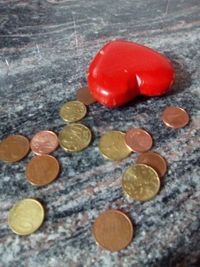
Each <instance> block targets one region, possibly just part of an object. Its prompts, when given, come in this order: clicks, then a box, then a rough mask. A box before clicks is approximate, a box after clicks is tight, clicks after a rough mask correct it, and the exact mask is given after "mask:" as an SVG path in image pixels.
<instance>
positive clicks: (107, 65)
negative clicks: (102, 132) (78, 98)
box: [88, 40, 175, 107]
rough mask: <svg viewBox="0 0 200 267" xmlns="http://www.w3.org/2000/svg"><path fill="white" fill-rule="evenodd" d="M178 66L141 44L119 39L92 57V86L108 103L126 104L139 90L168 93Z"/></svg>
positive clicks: (99, 97)
mask: <svg viewBox="0 0 200 267" xmlns="http://www.w3.org/2000/svg"><path fill="white" fill-rule="evenodd" d="M174 76H175V74H174V69H173V67H172V64H171V62H170V61H169V59H168V58H166V57H165V56H164V55H162V54H160V53H158V52H156V51H154V50H152V49H150V48H148V47H145V46H142V45H139V44H136V43H133V42H129V41H124V40H115V41H111V42H109V43H107V44H106V45H105V46H103V48H101V50H100V51H99V52H98V53H97V55H96V56H95V57H94V59H93V60H92V62H91V64H90V66H89V70H88V87H89V88H90V91H91V93H92V95H93V96H94V98H95V99H96V100H97V101H98V102H100V103H102V104H103V105H105V106H108V107H117V106H120V105H123V104H125V103H127V102H129V101H130V100H132V99H133V98H134V97H136V96H137V95H139V94H143V95H146V96H159V95H163V94H165V93H166V92H167V91H168V90H169V89H170V87H171V85H172V84H173V81H174Z"/></svg>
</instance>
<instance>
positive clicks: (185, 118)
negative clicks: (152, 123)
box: [162, 106, 189, 129]
mask: <svg viewBox="0 0 200 267" xmlns="http://www.w3.org/2000/svg"><path fill="white" fill-rule="evenodd" d="M162 120H163V122H164V124H165V125H166V126H168V127H171V128H175V129H178V128H182V127H184V126H186V125H187V124H188V122H189V115H188V113H187V112H186V111H185V110H184V109H183V108H180V107H173V106H171V107H167V108H166V109H165V110H164V111H163V113H162Z"/></svg>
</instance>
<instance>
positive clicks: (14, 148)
mask: <svg viewBox="0 0 200 267" xmlns="http://www.w3.org/2000/svg"><path fill="white" fill-rule="evenodd" d="M29 150H30V145H29V140H28V139H27V138H26V137H24V136H22V135H10V136H8V137H7V138H5V139H4V140H2V141H1V142H0V160H3V161H6V162H17V161H19V160H21V159H23V158H24V157H25V156H26V155H27V154H28V152H29Z"/></svg>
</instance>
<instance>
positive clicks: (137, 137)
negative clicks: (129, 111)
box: [125, 128, 153, 152]
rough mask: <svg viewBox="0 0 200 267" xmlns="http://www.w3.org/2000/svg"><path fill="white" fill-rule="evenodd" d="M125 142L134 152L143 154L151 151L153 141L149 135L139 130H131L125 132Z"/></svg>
mask: <svg viewBox="0 0 200 267" xmlns="http://www.w3.org/2000/svg"><path fill="white" fill-rule="evenodd" d="M125 141H126V144H127V145H128V147H130V148H131V149H132V150H133V151H135V152H145V151H148V150H150V149H151V147H152V144H153V140H152V137H151V135H150V134H149V133H148V132H147V131H145V130H143V129H141V128H131V129H129V130H128V131H127V132H126V135H125Z"/></svg>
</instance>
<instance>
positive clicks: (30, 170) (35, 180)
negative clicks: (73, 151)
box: [26, 155, 60, 186]
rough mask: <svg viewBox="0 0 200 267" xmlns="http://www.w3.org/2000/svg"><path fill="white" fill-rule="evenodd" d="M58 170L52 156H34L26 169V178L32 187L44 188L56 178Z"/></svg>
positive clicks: (56, 162) (55, 160)
mask: <svg viewBox="0 0 200 267" xmlns="http://www.w3.org/2000/svg"><path fill="white" fill-rule="evenodd" d="M59 170H60V167H59V163H58V161H57V159H56V158H54V157H53V156H50V155H41V156H35V157H34V158H32V159H31V161H30V162H29V163H28V165H27V167H26V177H27V179H28V181H29V182H30V183H31V184H32V185H37V186H44V185H47V184H49V183H51V182H53V181H54V180H55V179H56V178H57V176H58V174H59Z"/></svg>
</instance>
